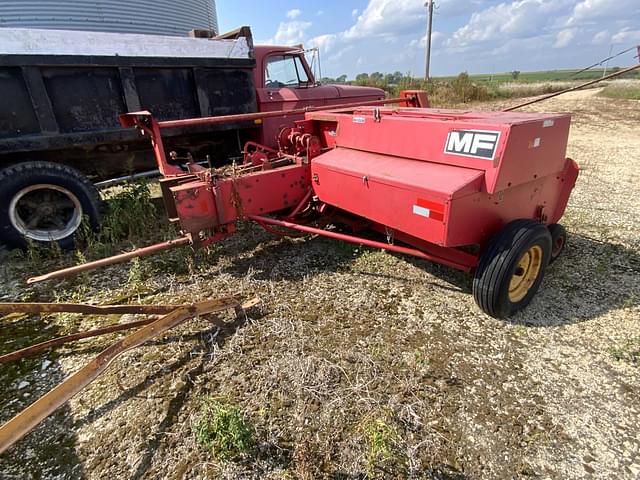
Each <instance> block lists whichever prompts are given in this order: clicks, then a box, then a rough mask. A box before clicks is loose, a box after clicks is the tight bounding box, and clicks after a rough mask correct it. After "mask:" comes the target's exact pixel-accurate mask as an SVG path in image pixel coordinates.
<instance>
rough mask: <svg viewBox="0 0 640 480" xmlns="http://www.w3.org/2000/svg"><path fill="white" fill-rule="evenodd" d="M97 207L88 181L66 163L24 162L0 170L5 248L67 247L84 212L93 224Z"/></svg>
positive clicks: (0, 221) (0, 218)
mask: <svg viewBox="0 0 640 480" xmlns="http://www.w3.org/2000/svg"><path fill="white" fill-rule="evenodd" d="M101 207H102V201H101V199H100V194H99V193H98V191H97V190H96V188H95V187H94V185H93V184H92V183H91V182H90V181H89V180H88V179H87V178H86V177H85V176H84V175H82V174H81V173H80V172H78V171H77V170H75V169H73V168H71V167H68V166H66V165H61V164H58V163H50V162H39V161H37V162H25V163H18V164H16V165H12V166H10V167H8V168H5V169H4V170H2V171H0V241H1V242H2V243H4V244H6V245H7V246H9V247H18V248H24V247H26V246H27V244H28V243H29V241H33V242H38V243H50V242H54V241H55V242H58V244H59V245H60V247H61V248H63V249H71V248H73V247H74V234H75V232H76V231H77V230H78V227H79V226H80V224H81V222H82V219H83V217H84V216H86V217H87V218H88V219H89V222H90V224H91V227H92V228H94V229H95V228H97V227H98V224H99V222H100V211H101Z"/></svg>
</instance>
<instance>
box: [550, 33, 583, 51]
mask: <svg viewBox="0 0 640 480" xmlns="http://www.w3.org/2000/svg"><path fill="white" fill-rule="evenodd" d="M576 31H577V30H576V29H575V28H567V29H566V30H561V31H560V32H558V35H557V36H556V41H555V43H554V44H553V48H564V47H566V46H567V45H569V44H570V43H571V41H572V40H573V39H574V38H575V36H576Z"/></svg>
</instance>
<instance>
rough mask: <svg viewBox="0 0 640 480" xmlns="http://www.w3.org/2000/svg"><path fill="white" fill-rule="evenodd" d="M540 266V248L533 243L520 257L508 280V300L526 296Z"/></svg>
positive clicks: (512, 300) (538, 273)
mask: <svg viewBox="0 0 640 480" xmlns="http://www.w3.org/2000/svg"><path fill="white" fill-rule="evenodd" d="M541 267H542V248H540V247H539V246H538V245H534V246H532V247H531V248H529V250H527V251H526V252H524V255H522V257H520V260H519V261H518V265H517V266H516V268H515V270H514V271H513V275H512V276H511V282H509V300H511V302H513V303H515V302H519V301H520V300H522V299H523V298H524V297H526V295H527V292H529V290H530V289H531V286H532V285H533V284H534V282H535V281H536V279H537V278H538V275H540V268H541Z"/></svg>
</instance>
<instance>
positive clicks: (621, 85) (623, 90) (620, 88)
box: [599, 80, 640, 100]
mask: <svg viewBox="0 0 640 480" xmlns="http://www.w3.org/2000/svg"><path fill="white" fill-rule="evenodd" d="M599 95H600V96H601V97H608V98H625V99H628V100H640V81H637V80H635V81H634V80H620V81H616V82H611V83H609V84H608V85H607V86H606V87H604V88H603V89H602V91H601V92H600V93H599Z"/></svg>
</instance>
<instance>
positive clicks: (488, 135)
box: [444, 130, 500, 160]
mask: <svg viewBox="0 0 640 480" xmlns="http://www.w3.org/2000/svg"><path fill="white" fill-rule="evenodd" d="M498 140H500V132H496V131H493V130H452V131H450V132H449V135H447V143H446V144H445V146H444V153H450V154H453V155H461V156H463V157H474V158H483V159H485V160H493V159H494V157H495V155H496V147H497V146H498Z"/></svg>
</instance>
